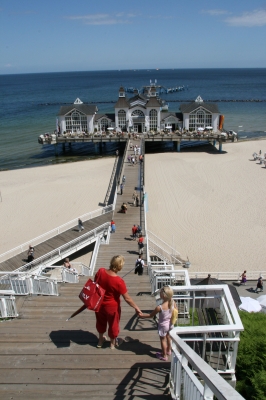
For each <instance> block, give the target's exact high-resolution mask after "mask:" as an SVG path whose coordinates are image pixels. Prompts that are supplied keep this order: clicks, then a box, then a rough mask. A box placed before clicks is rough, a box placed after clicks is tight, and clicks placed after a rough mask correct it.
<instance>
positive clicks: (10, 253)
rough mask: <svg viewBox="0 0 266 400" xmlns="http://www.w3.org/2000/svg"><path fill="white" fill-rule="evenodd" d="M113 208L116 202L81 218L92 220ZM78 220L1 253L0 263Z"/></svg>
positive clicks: (65, 229) (60, 231) (75, 224)
mask: <svg viewBox="0 0 266 400" xmlns="http://www.w3.org/2000/svg"><path fill="white" fill-rule="evenodd" d="M113 209H114V204H111V205H109V206H106V207H103V208H100V209H98V210H95V211H92V212H90V213H87V214H83V215H81V216H80V218H81V220H82V221H83V222H85V221H88V220H90V219H92V218H96V217H99V216H100V215H103V214H107V213H109V212H112V211H113ZM77 221H78V218H75V219H73V220H71V221H69V222H67V223H66V224H64V225H61V226H59V227H58V228H55V229H52V230H51V231H49V232H46V233H44V234H43V235H40V236H38V237H36V238H34V239H31V240H29V241H28V242H26V243H23V244H22V245H20V246H17V247H15V248H14V249H11V250H9V251H7V252H5V253H3V254H1V255H0V263H1V262H3V261H6V260H8V259H9V258H11V257H14V256H16V255H17V254H20V253H23V252H26V251H27V250H28V248H29V245H32V246H36V245H37V244H40V243H42V242H44V241H46V240H48V239H51V238H52V237H54V236H57V235H59V234H60V233H62V232H65V231H67V230H69V229H71V228H73V227H75V226H77Z"/></svg>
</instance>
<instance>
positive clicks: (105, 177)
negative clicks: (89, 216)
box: [0, 157, 114, 254]
mask: <svg viewBox="0 0 266 400" xmlns="http://www.w3.org/2000/svg"><path fill="white" fill-rule="evenodd" d="M113 165H114V158H113V157H110V158H109V157H106V158H101V159H97V160H89V161H82V162H75V163H67V164H58V165H53V166H46V167H38V168H28V169H19V170H12V171H3V172H0V176H1V180H0V182H1V183H0V191H1V198H0V215H1V227H0V232H1V234H0V237H1V240H0V254H2V253H4V252H6V251H8V250H10V249H12V248H14V247H16V246H19V245H20V244H23V243H25V242H27V241H29V240H31V239H34V238H35V237H37V236H39V235H42V234H44V233H46V232H48V231H50V230H52V229H54V228H56V227H58V226H60V225H63V224H65V223H66V222H68V221H71V220H73V219H75V218H78V217H80V216H81V215H83V214H86V213H88V212H90V211H94V210H97V209H99V208H101V207H100V206H99V203H102V202H103V201H104V198H105V195H106V192H107V188H108V184H109V180H110V176H111V172H112V169H113ZM1 200H2V201H1Z"/></svg>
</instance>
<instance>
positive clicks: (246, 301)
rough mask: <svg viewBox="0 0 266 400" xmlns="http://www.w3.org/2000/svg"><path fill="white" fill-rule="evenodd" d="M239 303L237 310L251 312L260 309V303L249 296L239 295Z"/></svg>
mask: <svg viewBox="0 0 266 400" xmlns="http://www.w3.org/2000/svg"><path fill="white" fill-rule="evenodd" d="M240 300H241V304H240V306H239V310H243V311H247V312H249V313H251V312H259V311H260V310H261V305H260V303H259V302H258V300H256V299H252V298H251V297H240Z"/></svg>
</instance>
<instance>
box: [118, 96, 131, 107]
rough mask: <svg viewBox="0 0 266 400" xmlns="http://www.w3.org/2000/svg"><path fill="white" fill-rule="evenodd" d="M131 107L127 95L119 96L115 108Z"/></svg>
mask: <svg viewBox="0 0 266 400" xmlns="http://www.w3.org/2000/svg"><path fill="white" fill-rule="evenodd" d="M128 107H129V102H128V100H127V98H126V97H119V98H118V100H117V102H116V104H115V108H128Z"/></svg>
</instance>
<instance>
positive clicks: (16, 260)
mask: <svg viewBox="0 0 266 400" xmlns="http://www.w3.org/2000/svg"><path fill="white" fill-rule="evenodd" d="M111 215H112V214H111V213H107V214H104V215H101V216H99V217H96V218H93V219H90V220H88V221H85V222H84V223H83V225H84V231H82V232H79V230H78V226H76V227H74V228H72V229H69V230H68V231H66V232H63V233H61V234H60V235H57V236H54V237H52V238H51V239H49V240H46V241H45V242H43V243H40V244H38V245H36V246H35V245H34V243H32V245H34V250H35V251H34V257H35V260H36V259H37V258H39V257H41V256H44V255H45V254H47V253H49V252H50V251H52V250H54V249H57V248H58V247H60V246H63V245H64V244H66V243H68V242H70V241H71V240H74V239H76V238H77V237H78V236H80V235H83V234H84V233H85V232H89V231H91V230H93V229H95V228H97V226H100V225H102V224H104V223H105V222H108V221H110V217H111ZM27 262H28V261H27V251H25V252H23V253H20V254H17V255H16V256H14V257H12V258H10V259H9V260H6V261H3V262H2V263H0V271H14V270H16V269H18V268H20V267H22V266H23V265H25V264H27Z"/></svg>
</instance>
